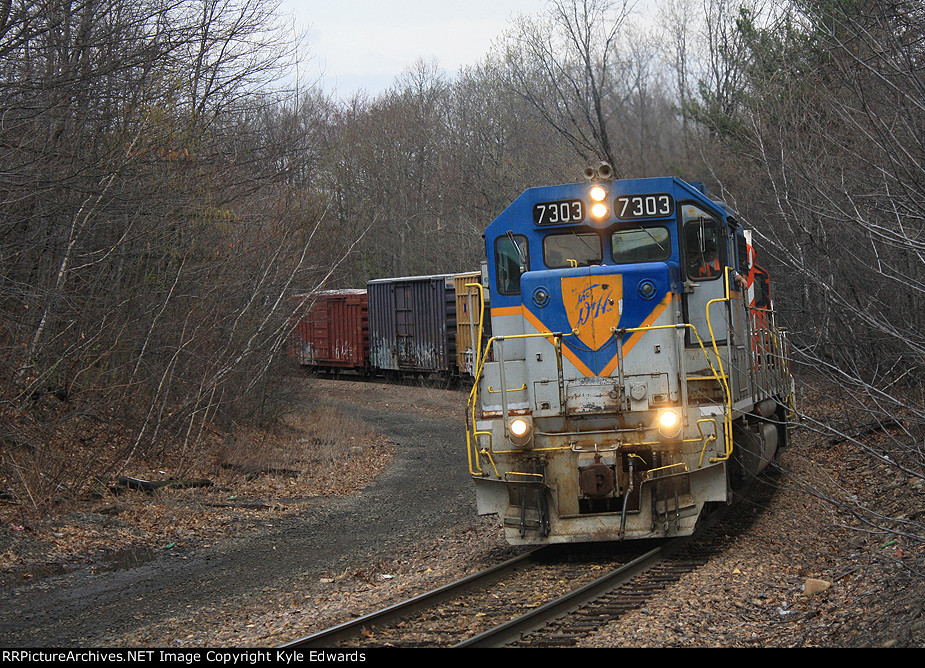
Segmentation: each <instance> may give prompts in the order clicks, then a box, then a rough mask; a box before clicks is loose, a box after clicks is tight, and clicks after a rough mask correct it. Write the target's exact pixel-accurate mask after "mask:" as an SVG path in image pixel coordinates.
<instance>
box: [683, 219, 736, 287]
mask: <svg viewBox="0 0 925 668" xmlns="http://www.w3.org/2000/svg"><path fill="white" fill-rule="evenodd" d="M681 211H682V215H683V221H682V225H683V226H684V227H683V236H684V258H685V262H684V266H685V271H686V272H687V276H688V277H689V278H691V279H693V280H699V281H703V280H711V279H714V278H718V277H719V276H720V275H722V273H723V267H724V266H725V262H724V254H723V242H722V241H723V237H722V234H721V230H720V226H719V223H717V222H716V220H715V219H714V218H713V217H712V216H711V215H710V214H709V213H707V212H706V211H704V210H703V209H701V208H700V207H697V206H694V205H692V204H685V205H683V206H682V207H681Z"/></svg>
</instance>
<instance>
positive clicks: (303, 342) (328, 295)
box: [293, 290, 369, 371]
mask: <svg viewBox="0 0 925 668" xmlns="http://www.w3.org/2000/svg"><path fill="white" fill-rule="evenodd" d="M297 298H298V299H302V300H305V301H308V302H309V310H308V311H307V312H306V313H305V315H304V316H302V318H301V320H299V323H298V324H297V325H296V327H295V331H294V332H293V338H294V343H295V354H296V357H297V359H298V360H299V363H300V364H302V365H303V366H314V367H321V368H336V369H351V370H355V371H365V370H366V369H367V368H368V367H369V316H368V309H367V299H366V290H325V291H323V292H318V293H315V294H312V295H300V296H299V297H297Z"/></svg>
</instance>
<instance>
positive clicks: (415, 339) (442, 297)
mask: <svg viewBox="0 0 925 668" xmlns="http://www.w3.org/2000/svg"><path fill="white" fill-rule="evenodd" d="M366 290H367V294H368V296H369V355H370V363H371V365H372V367H373V368H374V369H380V370H382V371H394V372H406V373H415V374H440V375H444V376H454V375H456V374H457V369H456V296H455V289H454V284H453V274H440V275H436V276H406V277H403V278H379V279H375V280H372V281H369V283H367V284H366Z"/></svg>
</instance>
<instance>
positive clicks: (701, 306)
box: [467, 178, 789, 544]
mask: <svg viewBox="0 0 925 668" xmlns="http://www.w3.org/2000/svg"><path fill="white" fill-rule="evenodd" d="M740 240H745V234H744V230H742V229H741V227H740V226H739V224H738V223H737V221H736V218H735V216H734V213H733V212H731V211H729V210H728V209H727V208H726V207H724V206H723V205H721V204H718V203H716V202H712V201H711V200H709V199H708V198H707V197H706V195H705V193H704V192H703V190H702V188H699V187H697V186H694V185H691V184H688V183H685V182H684V181H681V180H679V179H674V178H660V179H640V180H626V181H597V182H593V183H579V184H570V185H563V186H552V187H547V188H533V189H530V190H528V191H527V192H525V193H524V194H523V195H521V197H519V198H518V199H517V200H515V201H514V202H513V203H512V204H511V205H510V206H509V207H508V208H507V209H506V210H505V211H504V212H503V213H502V214H501V215H500V216H499V217H498V218H497V219H495V221H493V222H492V223H491V224H490V225H489V226H488V227H487V228H486V232H485V243H486V260H487V264H486V268H487V272H486V274H487V275H486V278H485V282H486V283H487V285H486V286H485V289H486V290H487V292H488V294H490V300H491V309H490V322H491V329H492V333H493V334H492V337H491V338H490V339H488V340H487V341H486V345H485V347H484V349H483V351H482V352H481V354H480V357H479V360H478V362H477V372H476V374H475V375H476V381H475V385H474V387H473V390H472V393H471V394H470V402H469V411H468V417H469V420H468V429H467V439H468V450H469V462H470V473H471V474H472V477H473V480H474V481H475V484H476V490H477V499H478V508H479V512H480V513H487V514H497V515H498V516H499V518H500V519H501V522H502V524H503V525H504V527H505V533H506V537H507V539H508V541H509V542H511V543H514V544H519V543H546V542H576V541H590V540H619V539H624V538H648V537H658V536H667V535H683V534H688V533H691V532H692V531H693V528H694V526H695V524H696V522H697V519H698V517H699V515H700V513H701V511H702V510H703V508H704V507H705V505H706V504H708V503H712V502H727V501H728V500H729V499H730V481H736V480H744V479H746V478H747V477H748V476H749V475H754V474H756V473H757V472H758V471H759V470H760V469H761V468H762V467H763V466H764V465H766V464H767V461H768V460H769V459H770V456H772V455H773V450H774V449H775V448H776V445H777V443H778V441H779V440H780V439H779V438H778V435H777V432H778V427H777V426H773V428H772V429H770V430H769V429H768V428H767V424H773V423H771V421H770V419H768V417H767V416H766V415H765V414H766V413H767V414H768V415H771V416H774V419H775V421H776V422H780V421H781V418H782V416H783V413H782V410H781V409H780V407H781V406H782V405H784V404H785V402H786V395H787V391H788V389H789V384H788V383H789V381H788V379H789V371H788V370H787V367H786V364H784V363H783V362H782V360H783V359H784V357H785V356H784V355H783V353H784V349H785V348H784V347H785V341H784V340H783V339H782V338H781V334H780V333H778V332H776V331H775V332H774V333H770V332H771V329H772V327H771V312H770V310H769V309H765V310H764V311H763V312H762V315H763V317H764V320H760V319H759V318H757V317H755V315H754V313H753V311H754V309H755V308H756V307H755V306H754V305H753V304H751V303H750V302H749V301H748V300H749V297H750V296H751V295H753V294H754V292H755V287H754V284H755V277H756V275H757V269H752V267H753V265H754V263H753V261H750V260H749V258H748V257H747V249H748V248H750V245H749V244H748V243H744V244H743V243H739V241H740ZM746 267H748V268H746ZM749 281H750V282H751V283H749ZM757 326H761V327H763V328H764V329H763V331H762V332H757V331H755V327H757ZM772 350H773V360H772ZM772 369H773V373H769V372H770V371H771V370H772ZM762 402H764V403H762ZM756 416H757V417H756ZM756 423H760V424H758V426H757V427H756ZM740 432H741V434H742V435H741V436H740V435H739V434H740ZM772 432H773V433H772ZM736 439H738V440H740V441H742V442H743V445H742V447H741V449H742V450H743V451H744V450H748V452H749V453H751V454H748V455H747V456H746V455H744V454H743V455H742V456H740V453H739V452H736V449H735V448H734V443H735V441H736Z"/></svg>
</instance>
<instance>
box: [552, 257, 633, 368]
mask: <svg viewBox="0 0 925 668" xmlns="http://www.w3.org/2000/svg"><path fill="white" fill-rule="evenodd" d="M561 285H562V304H563V305H564V306H565V313H566V316H567V317H568V323H569V325H570V326H571V327H572V331H577V332H578V333H577V335H576V336H578V339H579V340H580V341H581V342H582V343H584V344H585V345H586V346H588V348H590V349H591V350H597V349H598V348H600V347H601V346H603V345H604V344H606V343H607V341H609V340H610V337H611V336H612V334H613V332H612V331H611V330H612V329H613V328H615V327H616V326H617V325H618V324H619V322H620V316H621V315H622V314H623V277H622V276H619V275H618V276H573V277H569V278H563V279H562V283H561Z"/></svg>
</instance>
